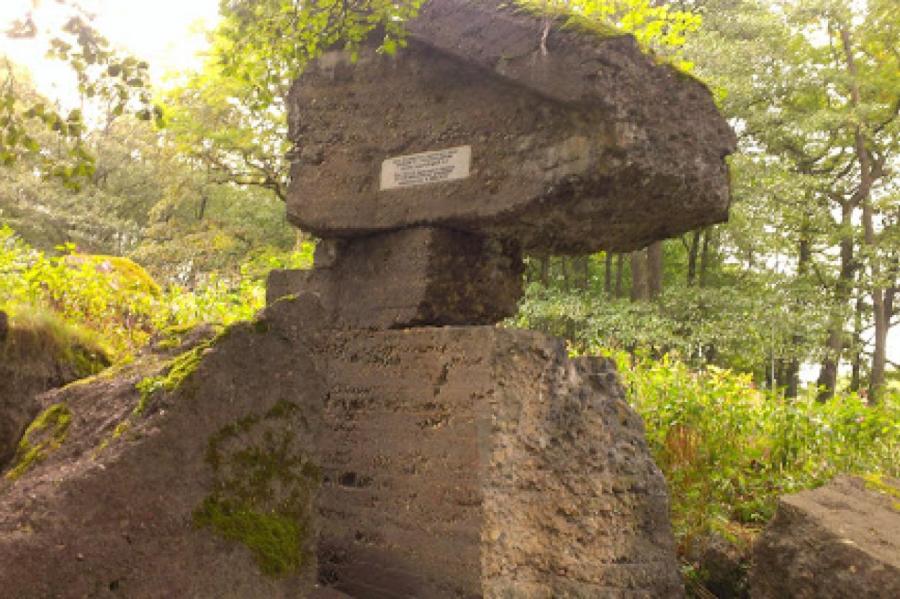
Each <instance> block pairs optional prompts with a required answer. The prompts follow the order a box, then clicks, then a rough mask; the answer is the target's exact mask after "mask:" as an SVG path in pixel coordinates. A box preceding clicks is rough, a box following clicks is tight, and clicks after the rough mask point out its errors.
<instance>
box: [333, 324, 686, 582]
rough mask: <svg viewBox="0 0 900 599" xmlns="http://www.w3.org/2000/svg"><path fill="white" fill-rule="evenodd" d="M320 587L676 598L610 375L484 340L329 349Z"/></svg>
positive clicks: (346, 344) (431, 337)
mask: <svg viewBox="0 0 900 599" xmlns="http://www.w3.org/2000/svg"><path fill="white" fill-rule="evenodd" d="M324 355H325V356H326V357H325V358H324V359H325V360H326V365H325V366H324V367H323V369H322V370H323V372H325V373H326V379H327V383H326V384H327V388H328V396H327V400H326V402H325V406H324V414H323V423H324V426H325V431H323V432H324V434H321V435H319V436H318V439H319V446H318V448H317V451H318V453H319V456H318V460H319V462H320V465H321V467H322V472H323V481H324V482H323V488H322V491H321V496H320V530H321V535H320V539H319V574H320V581H321V582H322V583H323V584H329V585H332V586H333V587H334V588H336V589H337V590H340V591H343V592H345V593H347V594H349V595H350V596H353V597H366V598H378V597H410V598H412V597H429V598H440V597H482V596H484V597H517V598H521V597H526V598H527V597H547V598H550V597H647V598H651V597H652V598H659V597H671V596H679V595H680V594H681V593H682V591H681V581H680V576H679V569H678V565H677V562H676V560H675V553H674V542H673V537H672V533H671V528H670V525H669V522H668V514H667V497H666V488H665V483H664V481H663V478H662V476H661V474H660V472H659V470H658V469H657V468H656V466H655V465H654V464H653V462H652V460H651V458H650V455H649V453H648V450H647V447H646V444H645V442H644V438H643V427H642V423H641V421H640V419H639V418H638V417H637V416H636V415H635V414H634V412H633V411H632V410H631V409H630V408H629V407H628V405H627V404H626V403H625V401H624V400H623V393H622V389H621V388H620V386H619V385H618V382H617V376H616V374H615V372H614V370H613V368H612V366H611V364H610V363H608V362H606V361H605V360H598V359H594V360H586V361H571V360H569V359H568V358H567V357H566V353H565V349H564V347H563V345H562V343H561V342H559V341H557V340H554V339H552V338H549V337H546V336H544V335H540V334H535V333H529V332H524V331H511V330H503V329H496V328H493V327H460V328H440V329H437V328H421V329H415V330H405V331H381V332H360V331H348V332H344V333H338V334H336V335H334V336H332V337H331V338H330V341H329V342H328V347H327V348H326V350H325V352H324Z"/></svg>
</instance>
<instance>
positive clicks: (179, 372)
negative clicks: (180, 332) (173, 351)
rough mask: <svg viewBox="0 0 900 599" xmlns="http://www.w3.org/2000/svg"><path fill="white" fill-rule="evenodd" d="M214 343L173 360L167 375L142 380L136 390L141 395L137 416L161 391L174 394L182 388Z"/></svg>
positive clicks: (167, 366) (208, 343)
mask: <svg viewBox="0 0 900 599" xmlns="http://www.w3.org/2000/svg"><path fill="white" fill-rule="evenodd" d="M212 343H213V342H212V341H208V342H206V343H201V344H200V345H198V346H197V347H194V348H192V349H189V350H188V351H186V352H184V353H182V354H179V355H177V356H175V357H174V358H172V360H170V361H169V363H168V364H166V366H165V368H164V372H165V374H163V375H157V376H150V377H146V378H144V379H142V380H140V381H139V382H138V383H137V384H136V385H135V388H136V389H137V390H138V392H139V393H140V394H141V398H140V400H139V401H138V405H137V407H136V408H135V409H134V414H135V415H136V416H138V415H140V414H143V413H144V411H146V409H147V406H148V405H149V404H150V398H151V397H153V395H155V394H156V393H157V392H159V391H167V392H172V391H175V390H176V389H178V388H179V387H181V385H182V384H183V383H184V381H185V380H187V378H188V377H190V376H191V375H192V374H193V373H194V372H195V371H196V370H197V368H198V367H199V366H200V362H201V360H202V358H203V352H204V351H206V350H207V349H209V347H211V346H212Z"/></svg>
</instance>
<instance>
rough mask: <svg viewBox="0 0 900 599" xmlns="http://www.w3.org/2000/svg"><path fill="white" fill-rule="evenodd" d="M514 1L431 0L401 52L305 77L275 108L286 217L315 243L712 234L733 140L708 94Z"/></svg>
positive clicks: (318, 68)
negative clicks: (431, 229)
mask: <svg viewBox="0 0 900 599" xmlns="http://www.w3.org/2000/svg"><path fill="white" fill-rule="evenodd" d="M511 4H513V3H505V2H500V1H499V0H488V1H480V2H471V1H469V0H432V1H431V2H428V3H426V5H425V7H424V8H423V10H422V13H421V15H420V16H419V18H417V19H416V20H414V21H413V22H412V23H411V24H410V28H411V36H410V39H409V44H408V47H406V48H403V49H401V50H400V51H399V52H398V53H397V56H387V55H384V54H379V53H377V52H376V50H375V46H374V44H376V43H377V40H375V39H373V40H372V43H370V44H368V45H365V46H364V47H363V49H362V51H361V52H360V54H359V56H358V57H351V56H350V54H348V53H342V52H332V53H329V54H327V55H326V56H324V57H323V58H321V59H320V60H318V61H317V62H315V63H314V64H313V65H311V66H310V67H309V68H308V69H307V70H306V71H305V72H304V74H303V75H302V76H301V77H300V79H299V80H298V81H297V83H296V84H295V85H294V87H293V90H292V92H291V94H290V98H289V101H288V108H289V113H290V117H289V124H290V136H291V139H292V140H293V142H294V144H295V145H296V148H295V150H294V152H293V156H294V158H295V160H294V165H293V171H292V181H293V183H292V185H291V188H290V191H289V197H288V204H287V207H288V215H289V218H290V220H291V221H292V222H293V223H295V224H296V225H297V226H299V227H300V228H301V229H303V230H305V231H309V232H312V233H314V234H316V235H318V236H320V237H325V238H332V237H344V238H347V237H359V236H364V235H370V234H372V233H376V232H383V231H389V230H395V229H402V228H406V227H409V226H435V227H446V228H453V229H458V230H463V231H467V232H469V233H474V234H479V235H488V236H493V237H502V238H508V239H513V240H515V241H516V242H517V243H518V244H520V246H521V247H522V249H523V250H525V251H537V252H556V253H586V252H591V251H596V250H598V249H609V250H619V251H624V250H632V249H637V248H641V247H644V246H646V245H648V244H649V243H650V242H652V241H655V240H658V239H662V238H664V237H669V236H674V235H678V234H680V233H683V232H685V231H688V230H691V229H695V228H697V227H701V226H706V225H710V224H713V223H718V222H722V221H724V220H725V219H726V217H727V212H728V205H729V184H728V169H727V166H726V164H725V160H724V158H725V156H727V155H728V154H730V153H731V152H732V151H733V150H734V147H735V138H734V135H733V133H732V131H731V130H730V128H729V127H728V125H727V123H726V122H725V120H724V118H723V117H722V116H721V115H720V114H719V112H718V111H717V109H716V107H715V104H714V103H713V99H712V95H711V94H710V92H709V90H708V89H707V88H706V87H705V86H704V85H703V84H702V83H700V82H698V81H696V80H695V79H693V78H692V77H690V76H689V75H686V74H684V73H681V72H679V71H678V70H676V69H675V68H673V67H671V66H669V65H666V64H660V63H659V61H658V60H656V59H655V58H654V57H652V56H649V55H647V54H645V53H644V52H643V51H642V50H641V49H640V48H639V47H638V45H637V43H636V42H635V40H634V38H632V37H631V36H628V35H622V34H609V33H607V34H600V33H598V32H596V31H593V30H588V29H585V28H578V27H564V26H563V25H564V24H563V23H561V22H555V21H552V20H548V19H546V18H544V17H542V16H539V15H535V14H530V13H527V12H525V11H522V10H516V9H515V8H510V5H511ZM375 37H377V36H375Z"/></svg>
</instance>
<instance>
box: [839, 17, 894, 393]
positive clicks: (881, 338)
mask: <svg viewBox="0 0 900 599" xmlns="http://www.w3.org/2000/svg"><path fill="white" fill-rule="evenodd" d="M841 42H842V45H843V46H844V59H845V61H846V66H847V73H848V75H850V104H851V106H852V107H853V108H854V109H859V107H860V105H861V104H862V96H861V94H860V89H859V83H858V82H857V76H858V73H857V69H856V62H855V60H854V58H853V44H852V40H851V38H850V30H849V29H848V28H847V26H846V25H842V27H841ZM854 147H855V150H856V160H857V162H858V163H859V187H857V189H856V191H855V192H854V194H853V195H854V200H855V201H856V203H857V205H862V223H863V243H864V244H865V245H866V247H867V248H868V250H869V251H868V252H867V254H868V257H869V272H870V275H871V277H872V287H871V290H870V294H871V296H872V313H873V314H872V315H873V317H874V318H873V320H874V324H875V347H874V349H873V351H872V370H871V372H870V373H869V401H870V402H873V403H874V402H877V401H878V400H879V398H880V395H881V391H882V388H883V387H884V369H885V362H886V359H887V353H886V352H887V332H888V321H889V320H890V315H889V314H888V315H885V289H884V286H883V283H882V281H881V264H880V260H879V258H878V251H877V249H878V248H877V241H876V239H875V223H874V221H875V210H874V208H873V207H872V197H871V195H872V186H873V185H874V183H875V181H876V180H877V179H878V178H879V177H880V176H881V175H882V173H881V165H880V164H876V162H875V161H874V160H873V158H872V154H871V152H870V150H869V147H868V145H867V140H866V138H865V137H864V136H863V131H862V128H861V127H860V126H859V125H858V124H857V125H856V127H855V131H854Z"/></svg>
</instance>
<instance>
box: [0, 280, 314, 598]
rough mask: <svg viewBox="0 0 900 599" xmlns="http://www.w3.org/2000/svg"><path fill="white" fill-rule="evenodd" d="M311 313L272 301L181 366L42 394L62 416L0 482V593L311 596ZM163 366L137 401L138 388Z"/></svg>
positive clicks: (309, 306)
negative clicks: (24, 462) (29, 458)
mask: <svg viewBox="0 0 900 599" xmlns="http://www.w3.org/2000/svg"><path fill="white" fill-rule="evenodd" d="M319 321H321V311H320V310H318V309H317V308H315V302H314V301H311V300H310V299H309V298H307V301H306V302H292V303H281V304H278V305H276V306H274V307H273V308H270V309H269V311H268V312H267V314H266V316H264V317H263V318H262V319H261V320H259V321H257V322H256V323H255V324H252V325H251V324H249V323H248V324H243V325H240V326H238V327H236V328H234V329H231V330H230V331H229V332H228V334H227V335H225V336H224V337H222V338H220V339H218V340H216V341H215V342H214V343H212V344H211V345H210V346H209V347H206V348H204V347H205V346H204V345H200V346H197V348H195V349H194V350H191V351H189V352H188V353H186V354H182V358H180V359H179V360H176V364H178V365H177V366H174V367H173V366H172V363H169V362H167V357H166V356H161V355H147V356H144V357H143V358H141V359H140V360H138V361H137V362H136V363H135V364H133V365H131V366H129V367H126V368H125V369H124V370H122V371H120V372H118V373H110V374H104V375H100V376H99V377H97V378H95V379H91V380H88V381H85V382H83V383H79V384H77V385H71V386H69V387H67V388H66V389H64V390H60V391H54V392H52V393H49V394H46V395H44V396H42V398H41V401H42V404H43V407H52V406H57V407H56V408H53V409H54V410H57V412H56V413H60V412H59V410H62V411H63V412H64V413H66V414H67V415H68V419H67V420H66V421H63V420H61V419H58V418H57V419H54V420H52V421H51V422H50V423H49V424H48V426H47V427H44V428H45V430H40V431H34V432H33V435H34V437H33V438H32V441H33V442H34V443H35V444H37V446H38V447H39V448H40V450H41V451H40V456H39V459H37V460H35V461H34V462H33V463H32V464H31V466H30V467H29V468H27V469H26V470H25V471H24V472H22V473H20V474H21V475H20V476H18V478H15V477H10V476H9V474H11V473H12V471H8V472H6V473H5V474H6V476H4V477H3V478H0V595H2V596H3V597H15V598H16V599H30V598H35V599H38V598H39V599H45V598H48V597H66V598H68V597H105V596H123V597H135V598H143V597H240V598H253V597H259V598H266V599H268V598H273V597H296V598H302V597H306V596H307V594H308V592H309V590H310V589H311V588H312V585H313V580H314V576H315V565H314V564H315V561H314V553H315V552H314V550H313V546H314V542H315V537H316V535H315V529H314V524H313V523H312V522H311V513H310V511H311V509H312V508H311V505H312V503H311V502H312V499H313V497H314V493H315V488H317V486H318V474H317V471H316V469H315V467H314V464H312V462H310V461H309V460H308V457H307V456H306V454H304V453H303V452H302V451H301V450H302V449H306V448H308V447H309V446H311V445H313V444H314V441H313V440H312V439H311V435H312V433H311V430H313V429H317V428H321V427H317V426H316V424H315V413H316V412H315V408H316V406H320V405H321V398H322V397H323V394H324V388H323V387H322V378H321V376H320V375H319V373H318V371H317V370H316V368H315V365H314V362H313V359H312V357H311V350H310V348H311V346H312V345H313V344H314V343H315V342H314V340H313V339H314V337H315V335H316V331H317V330H318V327H317V324H316V323H318V322H319ZM183 349H186V348H183ZM166 364H168V366H167V365H166ZM194 367H196V370H193V368H194ZM167 371H169V372H170V376H172V375H171V372H174V373H175V375H174V376H175V378H174V379H172V378H167V379H156V380H158V381H160V383H159V385H157V387H158V390H157V391H156V392H154V393H151V394H149V395H147V396H146V399H144V400H142V399H141V394H140V393H139V392H137V391H136V389H135V385H136V384H138V383H140V382H141V381H143V382H145V383H146V382H148V381H153V380H155V379H153V378H152V377H154V376H155V375H157V374H161V375H165V374H166V372H167ZM179 373H180V374H182V375H185V376H184V378H183V380H181V381H180V382H172V381H173V380H174V381H178V379H179ZM163 381H168V382H163ZM169 383H171V387H172V388H171V389H168V386H169ZM300 404H302V405H303V410H302V411H301V410H300V409H299V407H298V406H299V405H300ZM39 438H40V439H43V440H44V441H47V442H46V443H40V444H38V441H39ZM13 478H15V480H13ZM213 521H214V522H217V523H218V524H220V525H221V527H217V526H215V525H213V526H210V523H211V522H213ZM237 539H240V540H237ZM254 549H261V550H263V551H262V552H260V551H255V550H254ZM264 571H265V572H266V573H264Z"/></svg>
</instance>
